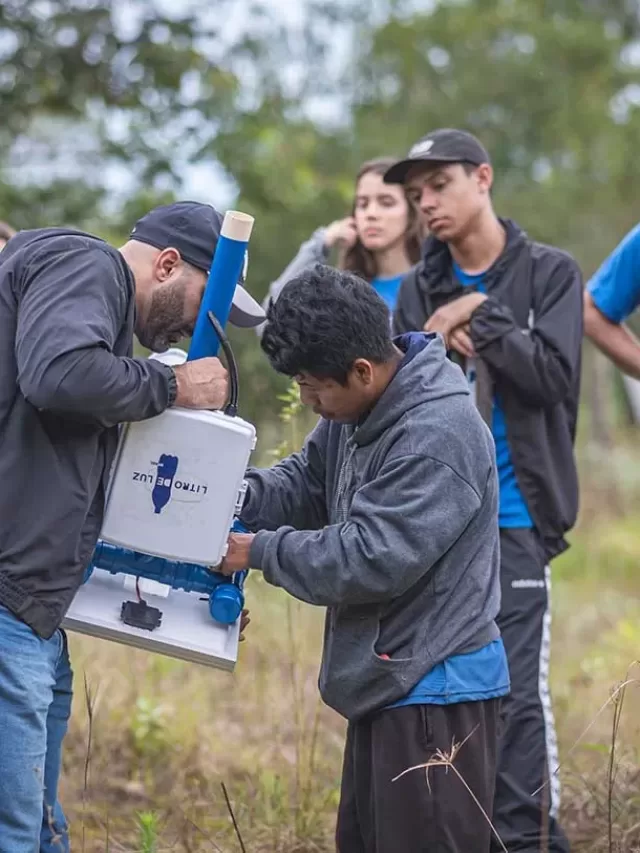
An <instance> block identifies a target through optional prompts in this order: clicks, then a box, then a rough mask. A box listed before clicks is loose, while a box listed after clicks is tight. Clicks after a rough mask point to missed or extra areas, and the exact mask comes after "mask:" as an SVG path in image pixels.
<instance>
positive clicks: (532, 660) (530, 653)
mask: <svg viewBox="0 0 640 853" xmlns="http://www.w3.org/2000/svg"><path fill="white" fill-rule="evenodd" d="M500 546H501V552H502V553H501V581H502V606H501V611H500V617H499V619H498V625H499V626H500V630H501V632H502V638H503V640H504V644H505V648H506V651H507V658H508V660H509V671H510V676H511V693H510V695H509V696H507V697H505V698H504V699H503V700H502V703H501V724H500V742H499V752H498V775H497V779H496V795H495V803H494V824H495V826H496V829H497V830H498V833H499V834H500V837H501V838H502V841H503V842H504V844H505V846H506V847H507V850H508V851H509V853H567V851H568V850H569V843H568V841H567V839H566V837H565V836H564V834H563V832H562V830H561V828H560V826H559V824H558V822H557V819H556V816H557V809H558V803H559V796H560V785H559V781H558V776H557V774H555V775H551V774H553V772H554V770H555V769H556V768H557V766H558V752H557V743H556V734H555V729H554V724H553V715H552V711H551V698H550V695H549V684H548V671H549V643H550V613H549V594H550V571H549V567H548V566H547V563H546V559H545V556H544V553H543V552H542V549H541V547H540V544H539V541H538V539H537V536H536V534H535V532H534V531H532V530H527V529H517V530H506V529H503V530H501V531H500ZM541 787H542V791H539V792H538V793H537V794H535V795H534V792H535V791H538V789H540V788H541ZM500 849H501V848H500V846H499V845H497V844H496V843H495V842H494V843H493V844H492V851H495V852H496V853H497V851H498V850H500Z"/></svg>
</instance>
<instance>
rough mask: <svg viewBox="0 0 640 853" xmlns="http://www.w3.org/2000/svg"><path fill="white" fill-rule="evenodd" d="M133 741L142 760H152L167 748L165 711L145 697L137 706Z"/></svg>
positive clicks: (133, 726)
mask: <svg viewBox="0 0 640 853" xmlns="http://www.w3.org/2000/svg"><path fill="white" fill-rule="evenodd" d="M131 741H132V745H133V748H134V750H135V752H136V754H137V755H138V756H139V757H140V758H145V757H148V758H151V757H153V756H155V755H157V754H158V753H159V752H160V751H161V750H164V749H166V747H167V728H166V723H165V710H164V708H163V707H162V706H161V705H157V704H155V703H154V702H153V701H152V700H151V699H148V698H146V697H145V696H140V697H139V698H138V700H137V701H136V704H135V708H134V713H133V717H132V718H131Z"/></svg>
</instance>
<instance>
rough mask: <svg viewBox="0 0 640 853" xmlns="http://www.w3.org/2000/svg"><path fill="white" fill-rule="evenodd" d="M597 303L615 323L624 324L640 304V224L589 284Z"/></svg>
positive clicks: (594, 300)
mask: <svg viewBox="0 0 640 853" xmlns="http://www.w3.org/2000/svg"><path fill="white" fill-rule="evenodd" d="M587 290H588V291H589V293H590V294H591V298H592V299H593V302H594V305H595V306H596V308H597V309H598V310H599V311H601V312H602V314H604V316H605V317H607V318H608V319H609V320H611V322H612V323H622V322H623V321H624V320H626V319H627V317H628V316H629V315H630V314H633V312H634V311H635V310H636V308H637V307H638V306H639V305H640V225H636V227H635V228H633V229H632V230H631V231H629V233H628V234H627V235H626V236H625V237H624V238H623V240H622V241H621V242H620V243H619V244H618V245H617V246H616V248H615V249H614V250H613V252H612V253H611V254H610V255H609V257H608V258H607V259H606V260H605V261H604V262H603V263H602V265H601V266H600V269H599V270H598V271H597V272H596V273H595V275H594V276H593V278H592V279H591V280H590V282H589V284H588V285H587Z"/></svg>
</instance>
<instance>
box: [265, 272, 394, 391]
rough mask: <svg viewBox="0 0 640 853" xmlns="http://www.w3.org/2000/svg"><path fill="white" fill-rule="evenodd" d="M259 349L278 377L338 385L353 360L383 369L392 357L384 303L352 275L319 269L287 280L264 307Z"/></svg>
mask: <svg viewBox="0 0 640 853" xmlns="http://www.w3.org/2000/svg"><path fill="white" fill-rule="evenodd" d="M261 346H262V349H263V350H264V352H265V354H266V355H267V358H268V359H269V361H270V363H271V366H272V367H273V368H274V370H276V371H277V372H278V373H282V374H284V375H285V376H299V375H300V374H301V373H308V374H309V375H311V376H314V377H316V378H317V379H334V380H335V381H336V382H339V383H340V384H341V385H346V383H347V376H348V374H349V371H350V370H351V368H352V366H353V363H354V362H355V361H356V359H359V358H364V359H367V361H371V362H374V363H376V364H383V363H385V362H387V361H389V360H390V359H392V358H393V355H394V346H393V343H392V340H391V330H390V328H389V310H388V308H387V306H386V304H385V302H384V301H383V300H382V299H381V298H380V297H379V296H378V294H377V293H376V291H375V290H374V289H373V288H372V287H371V285H370V284H369V283H368V282H366V281H364V280H363V279H361V278H359V277H358V276H357V275H354V274H353V273H350V272H345V271H342V270H337V269H334V268H333V267H329V266H325V265H324V264H316V266H314V267H312V268H311V269H308V270H305V272H303V273H301V274H300V275H298V276H296V277H295V278H293V279H291V281H289V282H287V284H286V285H285V286H284V287H283V289H282V291H281V292H280V295H279V297H278V299H277V300H275V301H272V302H271V303H270V305H269V308H268V310H267V321H266V324H265V328H264V332H263V334H262V339H261Z"/></svg>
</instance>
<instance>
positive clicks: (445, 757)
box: [391, 726, 509, 853]
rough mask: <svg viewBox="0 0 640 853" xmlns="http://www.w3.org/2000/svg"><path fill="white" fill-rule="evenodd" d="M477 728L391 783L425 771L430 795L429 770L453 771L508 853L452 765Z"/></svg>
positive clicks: (437, 751) (486, 815)
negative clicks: (447, 749)
mask: <svg viewBox="0 0 640 853" xmlns="http://www.w3.org/2000/svg"><path fill="white" fill-rule="evenodd" d="M477 728H478V727H477V726H476V727H475V728H474V729H472V731H470V732H469V734H468V735H467V736H466V738H465V739H464V740H463V741H461V742H460V743H456V742H455V740H453V741H451V750H450V752H448V753H447V752H444V751H443V750H441V749H437V750H436V751H435V752H434V754H433V756H432V757H431V758H430V759H429V760H428V761H427V762H425V763H424V764H416V765H415V766H414V767H408V768H407V769H406V770H403V771H402V773H399V774H398V775H397V776H395V777H394V778H393V779H392V780H391V781H392V782H397V780H398V779H401V778H402V777H403V776H406V775H407V773H412V772H413V771H414V770H424V771H425V778H426V780H427V787H428V788H429V793H431V783H430V781H429V770H430V769H431V768H432V767H445V768H446V769H447V770H449V769H451V770H453V772H454V773H455V774H456V776H457V777H458V779H459V780H460V781H461V782H462V784H463V785H464V787H465V788H466V789H467V791H468V792H469V794H470V795H471V798H472V799H473V801H474V803H475V804H476V806H477V807H478V808H479V809H480V812H481V813H482V815H483V817H484V819H485V820H486V821H487V823H488V824H489V826H490V827H491V831H492V832H493V834H494V835H495V837H496V839H497V840H498V843H499V844H500V847H501V848H502V850H503V851H504V853H509V851H508V850H507V848H506V847H505V846H504V844H503V841H502V839H501V838H500V836H499V835H498V831H497V830H496V828H495V826H494V825H493V823H492V822H491V818H490V817H489V815H488V814H487V813H486V811H485V810H484V808H483V807H482V804H481V803H480V801H479V800H478V798H477V797H476V795H475V794H474V793H473V791H472V790H471V788H470V787H469V785H468V784H467V782H466V780H465V779H464V777H463V776H462V774H461V773H460V771H459V770H458V768H457V767H456V766H455V764H454V762H455V760H456V757H457V755H458V753H459V752H460V750H461V749H462V747H463V746H464V745H465V743H466V742H467V741H468V740H469V738H471V737H472V736H473V735H474V734H475V732H476V731H477Z"/></svg>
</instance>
